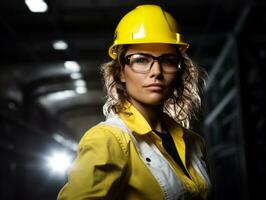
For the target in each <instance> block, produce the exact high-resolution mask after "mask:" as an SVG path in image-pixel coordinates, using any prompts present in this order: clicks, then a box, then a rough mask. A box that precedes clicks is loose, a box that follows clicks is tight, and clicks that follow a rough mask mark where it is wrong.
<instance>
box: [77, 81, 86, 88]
mask: <svg viewBox="0 0 266 200" xmlns="http://www.w3.org/2000/svg"><path fill="white" fill-rule="evenodd" d="M75 85H76V86H77V87H82V86H83V87H84V86H86V82H85V81H84V80H76V81H75Z"/></svg>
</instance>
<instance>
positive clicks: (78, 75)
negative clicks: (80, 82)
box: [70, 72, 82, 79]
mask: <svg viewBox="0 0 266 200" xmlns="http://www.w3.org/2000/svg"><path fill="white" fill-rule="evenodd" d="M70 77H71V78H72V79H81V78H82V74H81V73H77V72H74V73H71V74H70Z"/></svg>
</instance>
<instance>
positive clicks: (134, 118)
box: [118, 102, 183, 137]
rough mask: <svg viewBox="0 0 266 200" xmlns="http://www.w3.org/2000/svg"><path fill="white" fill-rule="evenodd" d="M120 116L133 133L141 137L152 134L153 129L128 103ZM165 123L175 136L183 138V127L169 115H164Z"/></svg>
mask: <svg viewBox="0 0 266 200" xmlns="http://www.w3.org/2000/svg"><path fill="white" fill-rule="evenodd" d="M118 115H119V117H120V118H121V119H122V120H123V121H124V122H125V123H126V125H127V126H128V128H129V129H130V130H132V131H133V132H135V133H137V134H139V135H145V134H147V133H150V132H152V128H151V126H150V125H149V123H148V122H147V120H146V119H145V118H144V117H143V115H142V114H141V113H140V112H139V111H138V110H137V108H135V107H134V106H133V105H132V104H131V103H129V102H127V103H126V104H125V111H124V112H121V113H119V114H118ZM164 121H165V123H166V126H167V128H168V130H169V132H170V133H171V134H175V135H176V136H178V137H182V136H183V131H182V128H181V126H180V125H179V124H178V123H176V122H175V121H174V120H173V119H172V118H171V117H169V116H168V115H167V114H165V115H164Z"/></svg>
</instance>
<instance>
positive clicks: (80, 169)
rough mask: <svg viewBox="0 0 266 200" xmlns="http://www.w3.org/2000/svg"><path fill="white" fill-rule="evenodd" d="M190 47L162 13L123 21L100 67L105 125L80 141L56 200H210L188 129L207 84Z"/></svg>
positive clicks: (143, 12)
mask: <svg viewBox="0 0 266 200" xmlns="http://www.w3.org/2000/svg"><path fill="white" fill-rule="evenodd" d="M187 48H188V44H187V43H186V42H185V41H184V40H183V38H182V36H181V35H180V32H179V29H178V26H177V24H176V21H175V20H174V19H173V17H172V16H171V15H170V14H169V13H167V12H165V11H163V10H162V9H161V8H160V7H159V6H156V5H142V6H138V7H137V8H136V9H134V10H132V11H131V12H129V13H128V14H127V15H125V16H124V17H123V18H122V20H121V21H120V23H119V24H118V26H117V29H116V32H115V39H114V44H113V45H112V46H111V47H110V48H109V55H110V57H111V58H112V60H111V61H110V62H108V63H105V64H104V65H103V66H102V70H103V74H104V80H105V85H106V88H107V93H108V99H107V101H106V104H105V106H104V113H105V115H106V117H107V120H106V121H104V122H101V123H100V124H98V125H96V126H95V127H93V128H91V129H90V130H89V131H88V132H87V133H86V134H85V135H84V136H83V138H82V139H81V141H80V144H79V148H78V156H77V159H76V160H75V162H74V164H73V166H72V168H71V170H70V173H69V180H68V183H67V184H66V185H65V186H64V187H63V189H62V190H61V191H60V193H59V195H58V199H59V200H65V199H69V200H70V199H71V200H83V199H108V200H112V199H119V200H120V199H121V200H131V199H134V200H138V199H139V200H163V199H169V200H176V199H207V198H208V193H209V188H210V181H209V177H208V173H207V165H206V159H205V158H206V157H205V146H204V142H203V139H202V138H201V137H200V136H199V135H197V134H195V133H192V132H191V131H190V130H189V129H187V128H188V127H189V121H190V118H191V117H192V116H193V115H194V113H195V110H196V108H198V107H199V106H200V97H199V94H198V92H199V88H198V83H199V80H201V78H202V77H201V76H202V75H201V71H200V70H199V68H198V67H196V66H194V65H193V63H192V61H191V60H190V58H189V57H188V56H187V55H186V53H185V52H186V49H187Z"/></svg>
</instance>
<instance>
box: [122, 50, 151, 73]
mask: <svg viewBox="0 0 266 200" xmlns="http://www.w3.org/2000/svg"><path fill="white" fill-rule="evenodd" d="M126 59H127V63H128V65H129V66H130V67H131V68H132V69H133V70H134V71H136V72H148V71H149V69H150V65H151V63H152V62H153V58H152V57H150V56H149V55H143V54H133V55H130V56H129V57H127V58H126Z"/></svg>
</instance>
